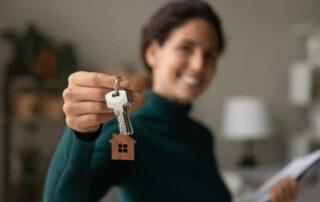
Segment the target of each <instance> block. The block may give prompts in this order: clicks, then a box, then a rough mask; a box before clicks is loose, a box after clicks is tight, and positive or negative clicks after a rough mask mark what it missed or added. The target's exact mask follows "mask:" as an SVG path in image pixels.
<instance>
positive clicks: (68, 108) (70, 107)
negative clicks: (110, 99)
mask: <svg viewBox="0 0 320 202" xmlns="http://www.w3.org/2000/svg"><path fill="white" fill-rule="evenodd" d="M63 111H64V113H66V114H69V115H71V116H79V115H84V114H96V113H97V114H103V113H113V110H112V109H109V108H108V107H107V105H106V102H104V101H103V102H99V101H89V102H88V101H86V102H75V103H73V104H70V102H68V103H65V104H64V105H63Z"/></svg>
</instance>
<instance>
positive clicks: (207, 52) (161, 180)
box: [45, 1, 296, 202]
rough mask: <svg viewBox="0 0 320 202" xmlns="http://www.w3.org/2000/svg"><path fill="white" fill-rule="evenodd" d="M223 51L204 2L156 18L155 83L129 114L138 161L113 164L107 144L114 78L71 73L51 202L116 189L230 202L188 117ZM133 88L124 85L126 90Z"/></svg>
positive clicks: (129, 196) (172, 6)
mask: <svg viewBox="0 0 320 202" xmlns="http://www.w3.org/2000/svg"><path fill="white" fill-rule="evenodd" d="M223 49H224V38H223V34H222V29H221V25H220V20H219V18H218V16H217V15H216V14H215V13H214V11H213V10H212V9H211V7H210V6H209V5H208V4H207V3H205V2H202V1H177V2H170V3H168V4H167V5H166V6H164V7H163V8H161V9H160V10H159V11H158V12H157V13H156V14H155V15H154V16H153V17H152V18H151V20H150V21H149V22H148V23H147V25H146V26H145V28H144V30H143V37H142V45H141V51H142V58H143V61H144V63H145V65H146V67H147V69H148V70H149V73H150V76H151V77H152V84H151V87H150V88H149V89H148V90H147V98H146V101H145V103H144V104H143V106H142V107H140V108H139V110H137V111H136V112H135V113H134V114H133V115H132V116H131V120H132V127H133V129H134V131H135V133H134V134H133V137H134V138H135V140H137V142H138V143H139V144H137V145H136V150H135V161H132V162H125V161H113V160H111V155H110V153H111V151H110V150H111V146H110V145H108V144H107V142H108V141H110V139H112V134H113V133H117V132H118V131H117V130H118V129H117V128H118V126H117V121H116V119H114V117H113V113H112V111H110V110H108V109H107V108H106V106H105V102H104V95H105V94H106V93H108V92H110V91H112V90H113V84H114V82H115V76H111V75H107V74H102V73H94V72H76V73H74V74H72V75H71V76H70V78H69V86H68V88H66V89H65V91H64V93H63V97H64V100H65V103H64V107H63V109H64V112H65V114H66V122H67V125H68V126H67V127H66V129H65V131H64V134H63V138H62V140H61V143H60V144H59V146H58V149H57V151H56V153H55V155H54V157H53V159H52V163H51V166H50V169H49V172H48V176H47V181H46V187H45V201H55V202H56V201H59V202H61V201H77V202H79V201H98V200H99V199H100V198H101V197H102V196H103V195H104V194H105V193H106V192H107V191H108V190H109V189H110V187H112V186H116V188H117V189H118V193H119V199H120V200H121V201H139V202H143V201H173V200H174V201H221V202H228V201H231V195H230V193H229V191H228V189H227V187H226V186H225V184H224V182H223V181H222V179H221V176H220V173H219V170H218V166H217V164H216V160H215V158H214V155H213V154H212V152H213V138H212V134H211V133H210V131H209V130H208V129H207V128H206V127H204V126H203V125H201V124H200V123H198V122H196V121H194V120H192V119H191V118H190V116H189V112H190V109H191V104H192V102H193V101H194V100H195V99H196V98H197V97H198V96H199V95H200V93H201V92H203V91H204V90H205V89H206V87H207V86H208V84H209V83H210V81H211V80H212V78H213V77H214V75H215V71H216V68H217V67H216V64H217V60H218V58H219V55H220V54H221V53H222V51H223ZM129 85H130V84H129V83H128V81H126V80H125V79H122V80H121V81H120V87H121V88H122V89H128V88H129ZM135 97H136V99H137V98H138V96H135ZM84 137H85V138H84ZM121 151H122V148H121ZM294 183H295V181H293V180H287V181H282V183H281V184H278V186H277V187H276V189H274V190H275V191H274V192H275V193H276V194H274V201H277V200H279V199H280V200H281V201H291V200H292V199H293V198H294V196H295V195H294V193H295V192H296V186H294V185H295V184H294ZM287 185H290V186H287Z"/></svg>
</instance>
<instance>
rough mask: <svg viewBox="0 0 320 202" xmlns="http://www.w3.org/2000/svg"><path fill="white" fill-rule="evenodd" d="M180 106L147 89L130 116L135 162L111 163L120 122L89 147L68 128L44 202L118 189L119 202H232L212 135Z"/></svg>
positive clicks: (78, 200)
mask: <svg viewBox="0 0 320 202" xmlns="http://www.w3.org/2000/svg"><path fill="white" fill-rule="evenodd" d="M190 109H191V105H180V104H178V103H175V102H172V101H169V100H167V99H166V98H164V97H161V96H160V95H158V94H156V93H154V92H153V91H152V90H150V89H148V90H147V99H146V102H145V103H144V105H143V106H142V107H141V108H140V109H138V110H137V111H136V112H135V113H134V114H133V115H131V116H130V119H131V122H132V126H133V130H134V134H133V135H132V136H131V137H132V138H134V139H135V140H136V141H137V143H136V144H135V160H134V161H121V160H111V144H110V143H109V140H110V139H111V138H112V134H113V133H119V129H118V125H117V121H116V119H112V120H110V121H108V122H106V123H104V124H103V126H102V130H101V134H100V136H99V137H98V138H97V139H96V140H94V141H89V142H85V141H83V140H80V139H79V138H78V137H77V136H76V135H75V134H74V133H75V131H74V130H73V129H71V128H70V127H68V126H67V127H66V129H65V131H64V133H63V137H62V140H61V142H60V144H59V146H58V148H57V151H56V152H55V154H54V156H53V158H52V161H51V164H50V168H49V171H48V174H47V179H46V184H45V191H44V199H45V201H46V202H57V201H59V202H63V201H68V202H88V201H98V200H99V199H101V197H102V196H103V195H104V194H105V193H106V192H108V190H109V189H110V187H112V186H116V189H117V193H118V198H119V201H121V202H122V201H123V202H131V201H132V202H138V201H139V202H144V201H148V202H150V201H213V202H229V201H231V196H230V193H229V191H228V190H227V188H226V186H225V184H224V183H223V181H222V180H221V177H220V174H219V171H218V168H217V165H216V160H215V157H214V155H213V151H214V148H213V139H212V135H211V133H210V131H209V130H208V129H207V128H206V127H204V126H203V125H201V124H199V123H198V122H196V121H194V120H192V119H191V118H190V117H189V112H190Z"/></svg>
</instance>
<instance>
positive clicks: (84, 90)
mask: <svg viewBox="0 0 320 202" xmlns="http://www.w3.org/2000/svg"><path fill="white" fill-rule="evenodd" d="M111 91H113V89H108V88H94V87H68V88H66V89H65V90H64V91H63V94H62V96H63V98H64V100H72V101H105V95H106V94H107V93H109V92H111ZM129 91H130V92H131V93H132V96H133V99H134V100H137V99H139V97H140V95H139V93H137V92H134V91H132V90H129Z"/></svg>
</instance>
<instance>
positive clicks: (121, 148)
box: [109, 133, 136, 160]
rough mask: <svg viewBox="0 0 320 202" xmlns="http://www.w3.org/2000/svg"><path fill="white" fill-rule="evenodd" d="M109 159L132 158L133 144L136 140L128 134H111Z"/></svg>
mask: <svg viewBox="0 0 320 202" xmlns="http://www.w3.org/2000/svg"><path fill="white" fill-rule="evenodd" d="M109 142H110V143H111V159H112V160H134V144H135V143H136V141H135V140H134V139H133V138H131V137H130V136H129V135H122V134H119V135H117V134H115V133H114V134H112V139H111V140H109Z"/></svg>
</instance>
